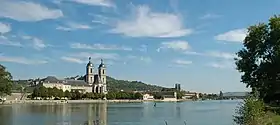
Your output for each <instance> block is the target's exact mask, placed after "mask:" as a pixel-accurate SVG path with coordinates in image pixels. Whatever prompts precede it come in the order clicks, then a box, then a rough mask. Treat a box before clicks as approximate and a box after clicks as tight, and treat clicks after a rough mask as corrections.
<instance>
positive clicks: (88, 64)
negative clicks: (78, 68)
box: [87, 57, 93, 67]
mask: <svg viewBox="0 0 280 125" xmlns="http://www.w3.org/2000/svg"><path fill="white" fill-rule="evenodd" d="M89 66H93V64H92V62H91V57H89V58H88V63H87V67H89Z"/></svg>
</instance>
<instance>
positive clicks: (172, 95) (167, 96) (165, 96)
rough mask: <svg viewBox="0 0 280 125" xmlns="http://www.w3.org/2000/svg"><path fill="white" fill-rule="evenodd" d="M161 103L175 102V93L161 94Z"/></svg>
mask: <svg viewBox="0 0 280 125" xmlns="http://www.w3.org/2000/svg"><path fill="white" fill-rule="evenodd" d="M161 93H162V97H163V101H177V93H176V92H161Z"/></svg>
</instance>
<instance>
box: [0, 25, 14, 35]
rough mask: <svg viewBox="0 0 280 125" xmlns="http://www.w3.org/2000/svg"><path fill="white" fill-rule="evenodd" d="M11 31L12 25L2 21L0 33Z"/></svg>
mask: <svg viewBox="0 0 280 125" xmlns="http://www.w3.org/2000/svg"><path fill="white" fill-rule="evenodd" d="M10 31H11V27H10V25H8V24H4V23H2V22H0V35H1V34H4V33H8V32H10Z"/></svg>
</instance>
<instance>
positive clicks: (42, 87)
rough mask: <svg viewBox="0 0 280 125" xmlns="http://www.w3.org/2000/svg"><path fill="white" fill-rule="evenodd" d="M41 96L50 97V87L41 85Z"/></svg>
mask: <svg viewBox="0 0 280 125" xmlns="http://www.w3.org/2000/svg"><path fill="white" fill-rule="evenodd" d="M39 97H42V98H46V97H48V89H47V88H46V87H44V86H40V87H39Z"/></svg>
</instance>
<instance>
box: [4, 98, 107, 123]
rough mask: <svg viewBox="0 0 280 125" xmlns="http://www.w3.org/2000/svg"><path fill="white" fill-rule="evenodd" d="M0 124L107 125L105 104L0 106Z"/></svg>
mask: <svg viewBox="0 0 280 125" xmlns="http://www.w3.org/2000/svg"><path fill="white" fill-rule="evenodd" d="M0 125H107V104H106V103H98V104H62V105H30V104H29V105H28V104H24V105H12V106H0Z"/></svg>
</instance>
